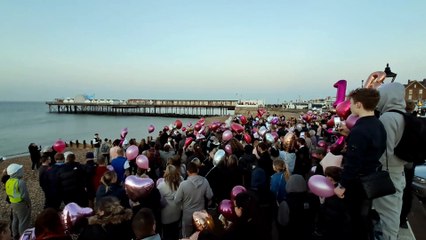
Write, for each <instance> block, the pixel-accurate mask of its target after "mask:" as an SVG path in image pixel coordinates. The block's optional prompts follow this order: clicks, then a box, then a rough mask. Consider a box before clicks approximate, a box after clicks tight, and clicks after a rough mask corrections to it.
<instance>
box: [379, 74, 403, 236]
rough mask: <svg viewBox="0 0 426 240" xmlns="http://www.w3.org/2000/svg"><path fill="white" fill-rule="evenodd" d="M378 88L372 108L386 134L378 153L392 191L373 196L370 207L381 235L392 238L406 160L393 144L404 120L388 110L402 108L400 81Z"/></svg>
mask: <svg viewBox="0 0 426 240" xmlns="http://www.w3.org/2000/svg"><path fill="white" fill-rule="evenodd" d="M378 91H379V93H380V100H379V103H378V104H377V108H376V109H377V110H378V111H379V112H380V118H379V120H380V121H381V122H382V123H383V126H384V127H385V130H386V135H387V139H386V151H385V152H384V153H383V155H382V156H381V157H380V163H381V164H382V165H383V169H384V170H385V169H386V164H388V169H389V170H388V172H389V175H390V177H391V179H392V182H393V185H394V186H395V190H396V192H395V193H394V194H391V195H387V196H384V197H380V198H377V199H374V200H373V207H374V209H375V210H376V211H377V212H378V213H379V216H380V222H381V225H382V231H383V238H384V239H390V240H396V239H397V238H398V231H399V224H400V222H399V221H400V218H399V216H400V214H401V208H402V195H403V192H404V187H405V177H404V165H405V163H406V162H405V161H404V160H403V159H400V158H398V157H397V156H396V155H395V154H394V148H395V147H396V145H397V144H398V142H399V141H400V140H401V138H402V134H403V132H404V126H405V124H404V116H403V115H402V114H400V113H397V112H389V111H390V110H398V111H401V112H405V87H404V86H403V85H402V84H400V83H396V82H393V83H388V84H384V85H382V86H381V87H380V88H379V89H378ZM386 159H387V163H386Z"/></svg>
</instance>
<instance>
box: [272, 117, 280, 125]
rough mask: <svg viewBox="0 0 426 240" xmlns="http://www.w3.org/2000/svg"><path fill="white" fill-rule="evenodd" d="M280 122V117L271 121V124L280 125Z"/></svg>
mask: <svg viewBox="0 0 426 240" xmlns="http://www.w3.org/2000/svg"><path fill="white" fill-rule="evenodd" d="M279 120H280V119H279V118H278V117H273V118H272V120H271V124H278V122H279Z"/></svg>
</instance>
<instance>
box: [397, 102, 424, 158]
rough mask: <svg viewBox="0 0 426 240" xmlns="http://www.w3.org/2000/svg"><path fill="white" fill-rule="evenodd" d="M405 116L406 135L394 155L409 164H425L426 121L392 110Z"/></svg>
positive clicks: (404, 134)
mask: <svg viewBox="0 0 426 240" xmlns="http://www.w3.org/2000/svg"><path fill="white" fill-rule="evenodd" d="M389 112H396V113H399V114H402V115H403V116H404V122H405V127H404V133H403V134H402V137H401V140H400V141H399V143H398V145H397V146H396V147H395V149H394V154H395V155H396V156H397V157H399V158H401V159H402V160H404V161H407V162H413V163H415V164H423V163H424V161H425V159H426V119H423V118H418V117H416V116H414V115H412V114H410V113H404V112H402V111H399V110H390V111H389Z"/></svg>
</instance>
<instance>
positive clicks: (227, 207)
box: [218, 185, 247, 227]
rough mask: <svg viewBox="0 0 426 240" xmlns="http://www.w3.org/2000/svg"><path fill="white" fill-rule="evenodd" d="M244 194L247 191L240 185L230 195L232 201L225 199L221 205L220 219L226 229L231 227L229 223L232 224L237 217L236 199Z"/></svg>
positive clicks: (219, 210) (219, 209)
mask: <svg viewBox="0 0 426 240" xmlns="http://www.w3.org/2000/svg"><path fill="white" fill-rule="evenodd" d="M242 192H247V189H246V188H245V187H243V186H240V185H237V186H235V187H233V188H232V190H231V193H230V197H231V200H229V199H224V200H222V201H221V202H220V204H219V208H218V212H219V213H220V216H219V219H220V220H221V221H222V223H223V224H224V226H225V227H227V226H229V224H230V223H229V222H231V223H232V222H233V221H235V219H236V217H237V215H236V214H235V210H234V200H235V197H236V196H237V195H238V194H240V193H242Z"/></svg>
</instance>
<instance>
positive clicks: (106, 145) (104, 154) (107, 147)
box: [96, 138, 111, 165]
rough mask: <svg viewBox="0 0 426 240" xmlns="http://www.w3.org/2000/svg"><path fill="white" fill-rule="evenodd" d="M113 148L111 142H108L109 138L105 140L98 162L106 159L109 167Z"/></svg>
mask: <svg viewBox="0 0 426 240" xmlns="http://www.w3.org/2000/svg"><path fill="white" fill-rule="evenodd" d="M110 148H111V145H110V142H108V138H105V139H104V142H103V143H102V144H101V154H102V156H98V157H97V159H96V160H99V159H100V157H104V158H105V159H106V161H107V165H109V162H110V158H109V157H110V156H109V150H110Z"/></svg>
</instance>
